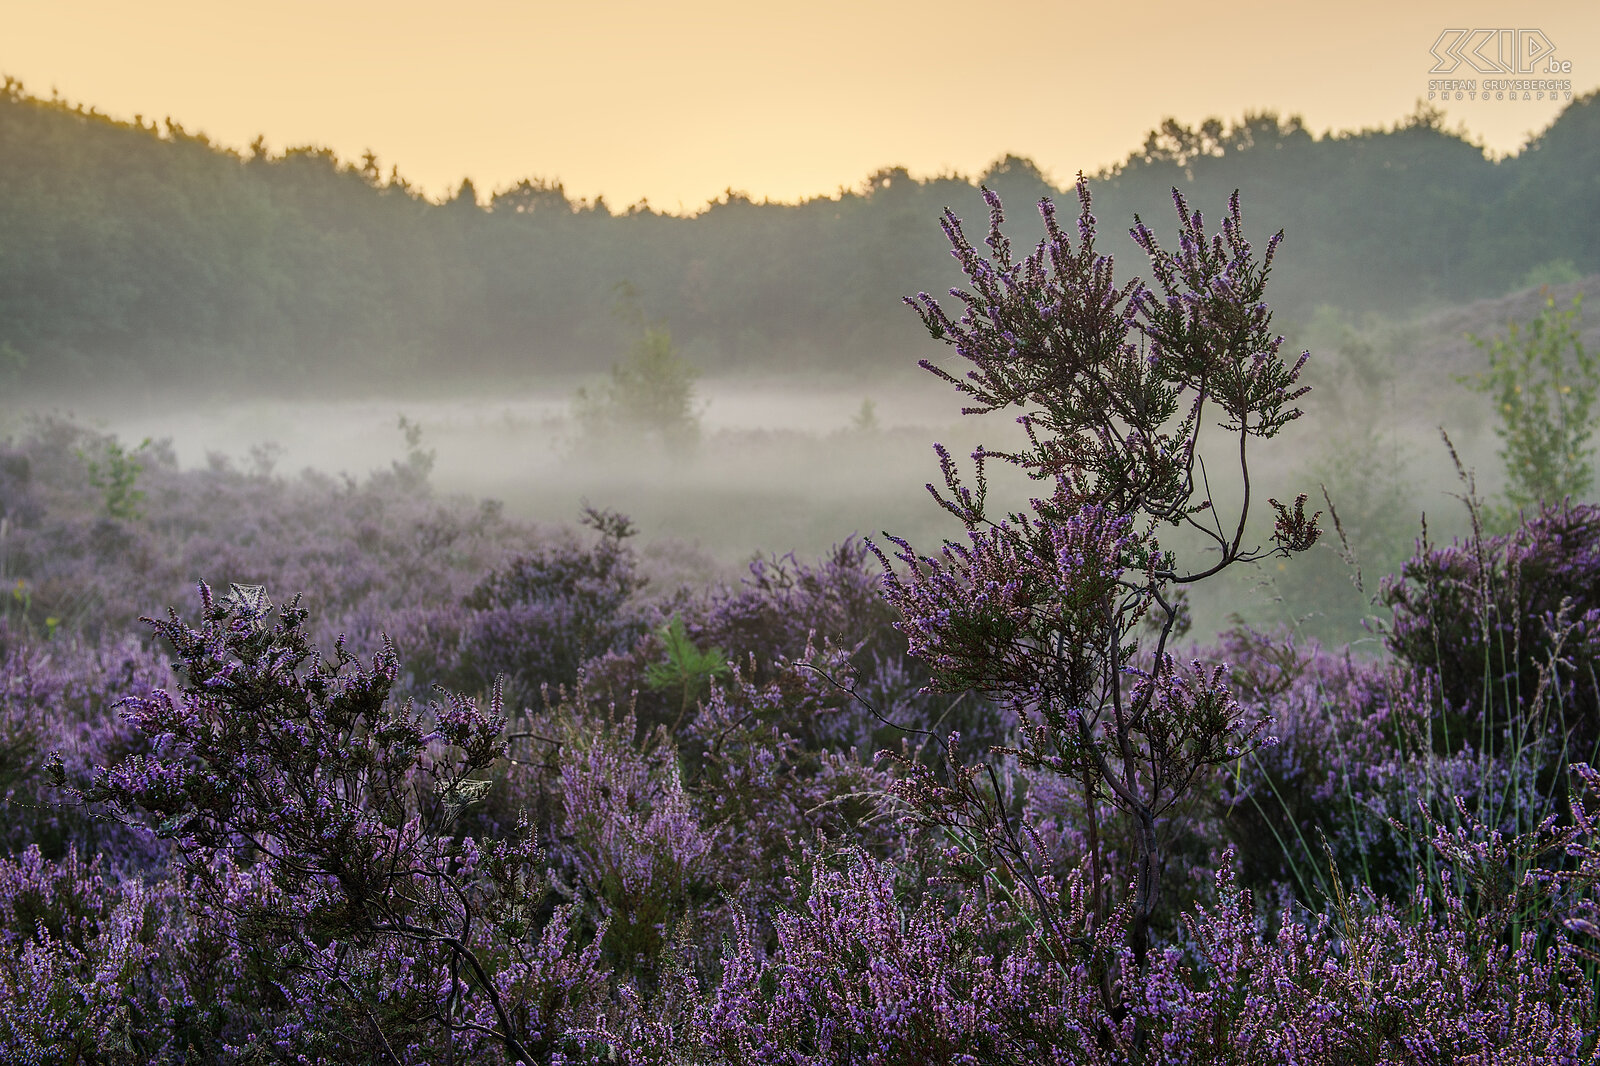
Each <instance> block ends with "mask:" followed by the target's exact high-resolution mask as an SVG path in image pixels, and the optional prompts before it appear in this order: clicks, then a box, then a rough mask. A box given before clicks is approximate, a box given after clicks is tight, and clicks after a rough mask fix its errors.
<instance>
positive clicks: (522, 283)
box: [0, 79, 1600, 393]
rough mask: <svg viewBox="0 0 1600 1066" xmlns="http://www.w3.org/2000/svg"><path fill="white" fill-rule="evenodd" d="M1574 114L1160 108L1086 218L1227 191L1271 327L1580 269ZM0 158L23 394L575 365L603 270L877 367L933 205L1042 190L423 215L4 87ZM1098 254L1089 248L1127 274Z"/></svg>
mask: <svg viewBox="0 0 1600 1066" xmlns="http://www.w3.org/2000/svg"><path fill="white" fill-rule="evenodd" d="M1596 96H1597V94H1594V93H1591V94H1590V95H1588V96H1586V97H1582V98H1580V99H1578V100H1576V101H1574V102H1573V103H1572V104H1571V105H1569V106H1568V107H1567V108H1566V109H1565V110H1564V111H1563V113H1562V114H1561V115H1560V117H1559V118H1558V119H1557V120H1556V122H1555V123H1553V124H1552V125H1551V126H1550V127H1549V128H1548V129H1547V130H1545V131H1544V132H1543V133H1541V134H1539V135H1538V136H1537V137H1536V138H1535V139H1534V140H1533V141H1532V142H1531V143H1530V144H1529V145H1528V146H1527V147H1526V148H1524V149H1523V150H1522V151H1521V152H1520V153H1519V154H1517V155H1516V156H1513V157H1510V158H1507V159H1504V160H1498V161H1496V160H1491V159H1489V158H1487V157H1486V156H1485V154H1484V152H1483V151H1482V150H1481V149H1480V148H1478V147H1475V146H1474V145H1473V144H1472V143H1470V142H1469V141H1468V140H1466V139H1465V138H1464V136H1462V135H1461V134H1459V133H1455V132H1451V131H1449V130H1447V129H1445V128H1443V126H1442V123H1441V119H1440V116H1439V114H1438V113H1437V112H1433V111H1430V110H1428V109H1426V108H1423V107H1419V108H1418V110H1417V112H1416V113H1415V114H1413V115H1412V116H1410V117H1409V118H1407V119H1404V120H1402V121H1400V122H1399V123H1397V124H1396V125H1395V127H1393V128H1391V129H1387V130H1367V131H1361V132H1355V133H1333V134H1325V135H1322V136H1314V135H1313V134H1312V133H1311V132H1310V131H1308V130H1307V129H1306V128H1305V127H1304V125H1303V124H1302V122H1301V121H1300V120H1299V119H1298V118H1289V119H1287V120H1284V119H1281V118H1280V117H1279V116H1277V115H1275V114H1272V113H1262V114H1254V115H1247V116H1246V117H1245V118H1244V119H1242V120H1240V121H1238V122H1235V123H1233V124H1231V125H1225V124H1224V123H1223V122H1222V121H1220V120H1208V121H1207V122H1205V123H1203V124H1202V125H1201V126H1200V127H1199V128H1198V129H1191V128H1188V127H1185V126H1182V125H1181V124H1178V123H1176V122H1173V121H1170V120H1169V121H1168V122H1166V123H1164V124H1163V125H1162V127H1161V128H1160V129H1158V130H1156V131H1153V132H1151V133H1150V134H1149V136H1148V137H1147V138H1146V140H1145V143H1144V145H1143V147H1142V148H1140V149H1139V150H1138V151H1135V152H1134V153H1132V154H1131V155H1130V156H1129V158H1128V159H1127V160H1126V161H1124V162H1123V163H1122V164H1120V165H1118V166H1116V167H1113V168H1110V169H1109V170H1108V171H1106V172H1103V173H1100V174H1097V175H1091V187H1092V190H1093V192H1094V194H1095V196H1096V213H1097V214H1098V215H1099V216H1100V217H1101V218H1105V219H1127V218H1129V217H1131V216H1132V215H1133V214H1134V213H1135V212H1137V213H1139V214H1141V215H1142V216H1144V217H1145V218H1146V219H1148V220H1150V221H1151V223H1152V224H1153V225H1154V224H1156V222H1157V221H1158V220H1159V221H1160V222H1161V223H1162V224H1163V225H1165V224H1166V220H1167V219H1169V218H1170V217H1171V216H1172V212H1171V209H1170V205H1169V203H1168V198H1169V195H1170V189H1171V188H1172V187H1173V186H1174V185H1176V186H1178V187H1180V188H1181V189H1183V190H1184V192H1185V194H1186V195H1187V196H1188V197H1189V199H1190V202H1191V203H1194V204H1196V205H1197V206H1199V207H1200V208H1201V209H1202V210H1204V211H1205V213H1206V214H1207V216H1208V217H1214V216H1215V215H1216V213H1217V212H1218V211H1219V210H1220V209H1222V207H1223V206H1224V204H1225V202H1226V198H1227V196H1228V194H1229V193H1230V192H1231V191H1232V190H1233V189H1234V188H1240V189H1242V190H1243V194H1244V199H1245V203H1246V204H1247V205H1248V207H1249V211H1250V216H1249V219H1247V225H1248V224H1249V222H1251V221H1254V222H1256V223H1257V224H1260V222H1261V221H1262V220H1271V221H1272V222H1273V224H1274V225H1277V224H1282V225H1284V226H1285V228H1286V229H1287V230H1288V231H1289V234H1288V241H1287V243H1286V244H1285V246H1284V250H1283V255H1282V257H1281V258H1280V260H1279V267H1280V269H1279V272H1278V275H1277V279H1276V283H1275V286H1274V288H1275V292H1276V297H1277V298H1276V301H1275V302H1276V305H1277V306H1278V307H1279V308H1280V313H1281V314H1282V315H1283V316H1284V317H1286V318H1287V319H1288V320H1290V321H1294V320H1297V319H1303V318H1304V316H1307V315H1309V314H1310V312H1311V311H1312V310H1313V309H1314V308H1315V307H1316V306H1318V305H1319V304H1332V305H1336V306H1340V307H1344V308H1349V309H1360V310H1376V311H1382V312H1388V313H1395V312H1404V311H1408V310H1412V309H1416V308H1418V307H1421V306H1426V305H1429V304H1436V303H1445V302H1453V301H1459V300H1467V299H1473V298H1477V297H1481V296H1486V295H1496V294H1499V293H1503V292H1505V291H1507V290H1509V289H1511V288H1514V287H1516V286H1517V285H1519V284H1520V283H1521V282H1523V281H1524V280H1525V279H1527V278H1528V277H1529V276H1530V271H1537V270H1539V269H1541V268H1543V269H1546V270H1547V271H1548V270H1554V271H1556V272H1558V273H1559V272H1562V271H1565V272H1567V273H1574V272H1575V273H1574V276H1576V274H1577V273H1589V272H1593V271H1597V270H1600V107H1597V106H1596ZM1485 106H1495V105H1485ZM1497 106H1513V105H1511V104H1501V105H1497ZM0 146H3V149H0V382H6V383H9V385H10V386H12V387H16V386H22V387H23V388H25V389H28V390H30V391H31V390H38V391H41V392H44V391H54V390H58V389H61V390H68V389H74V390H75V389H78V388H81V387H83V386H85V385H91V384H102V383H110V382H134V381H137V382H142V383H145V384H146V385H151V384H153V383H159V387H163V388H168V387H174V386H175V385H177V383H180V382H181V383H182V387H184V388H185V390H186V391H189V390H198V391H202V392H208V393H215V392H226V391H230V390H232V389H233V388H235V387H238V386H243V385H248V386H249V387H251V388H255V389H269V390H271V391H275V392H298V391H302V390H304V389H306V388H308V387H313V386H332V387H337V388H341V389H345V388H353V387H369V388H370V387H375V386H376V387H382V386H385V385H389V384H391V383H398V382H401V381H404V382H406V383H408V384H413V385H414V384H417V383H444V382H449V381H452V380H465V379H467V378H469V377H470V378H473V379H475V380H480V381H481V380H483V379H484V378H497V379H502V380H505V379H514V380H524V381H526V380H530V379H536V378H537V377H538V376H540V375H544V374H568V373H572V372H577V371H593V370H597V369H603V368H604V366H605V365H606V364H607V363H609V362H610V360H611V359H612V358H614V357H615V356H616V354H617V353H618V352H619V351H620V350H622V346H623V345H624V344H625V339H624V334H625V333H626V331H627V327H626V325H625V324H624V323H623V322H621V321H619V320H618V318H617V317H616V316H615V315H613V314H611V313H610V312H611V310H612V308H613V306H614V303H615V299H616V295H615V293H616V287H617V285H618V283H619V282H622V281H627V282H629V283H630V284H631V285H632V287H633V289H634V290H635V291H636V292H637V293H638V299H639V301H640V304H641V305H642V309H643V311H644V312H645V314H646V315H648V316H649V317H650V319H651V320H658V321H661V322H664V323H665V324H666V325H667V326H668V327H669V328H670V329H671V331H672V336H673V339H674V340H675V341H676V342H677V343H678V344H679V345H681V346H682V347H683V349H684V351H685V352H686V353H687V354H688V355H689V356H690V357H691V358H692V359H693V360H694V362H695V363H696V364H697V365H699V366H700V367H702V368H703V369H706V370H709V371H713V372H714V371H718V370H724V369H728V368H732V367H734V366H738V367H740V368H742V369H755V370H760V369H777V368H786V369H793V368H795V367H797V366H804V367H810V368H815V369H816V370H818V371H819V372H828V371H835V370H846V369H848V370H859V369H862V368H868V369H872V368H876V367H882V368H884V369H887V368H889V367H891V366H894V365H897V364H898V363H899V361H900V359H901V358H903V356H904V355H906V354H908V353H909V352H911V351H913V350H915V349H916V348H917V347H920V346H921V344H922V341H921V340H920V339H919V337H920V333H921V331H920V328H919V327H918V326H917V323H916V321H915V317H914V316H913V315H911V314H910V313H909V312H907V311H906V310H905V308H903V307H902V306H900V298H901V297H902V296H904V295H907V294H910V293H915V292H917V291H919V290H923V289H927V290H930V291H939V290H941V289H943V288H945V287H948V286H949V285H951V284H954V283H955V282H956V281H957V280H958V279H959V274H958V272H957V270H956V265H955V263H954V262H953V261H952V260H950V259H949V257H948V255H947V254H946V246H945V244H944V238H943V237H942V235H941V234H940V233H939V230H938V227H937V226H936V225H934V220H935V218H936V217H937V216H938V214H939V212H940V211H941V210H942V209H943V208H945V207H946V206H949V207H951V208H953V209H954V210H955V211H956V212H957V213H958V214H959V215H961V216H962V217H963V218H965V219H967V220H969V226H968V228H969V230H970V231H971V235H972V236H973V237H974V238H975V239H976V238H977V237H978V236H980V235H981V224H982V220H983V215H984V210H983V205H982V202H981V200H980V199H979V196H978V193H977V188H976V187H977V185H978V184H980V183H983V184H987V185H988V186H989V187H991V188H994V189H995V190H996V191H998V192H999V193H1000V194H1001V196H1002V197H1003V198H1004V200H1005V202H1006V204H1007V205H1008V213H1009V215H1010V216H1011V218H1012V220H1013V223H1014V224H1013V226H1012V227H1011V228H1012V231H1013V232H1015V233H1017V234H1018V236H1019V238H1020V237H1027V238H1030V239H1031V236H1032V233H1033V231H1032V230H1031V229H1030V226H1036V224H1037V219H1036V218H1035V217H1034V214H1035V213H1034V211H1033V208H1032V206H1031V204H1032V203H1033V202H1034V201H1036V200H1037V199H1038V198H1039V197H1041V196H1046V195H1048V196H1059V195H1061V191H1062V190H1061V189H1059V188H1056V187H1054V186H1052V185H1051V184H1050V183H1049V182H1047V181H1046V180H1045V178H1044V177H1043V175H1041V174H1040V172H1039V171H1038V169H1037V168H1036V167H1035V166H1034V165H1033V164H1032V163H1030V162H1029V161H1028V160H1025V159H1020V158H1017V157H1014V156H1008V157H1006V158H1005V159H1003V160H1001V161H999V162H997V163H996V164H994V165H993V166H992V167H991V168H990V169H989V170H988V172H986V173H985V174H983V175H981V176H980V177H978V178H975V179H968V178H965V177H960V176H944V177H937V178H930V179H918V178H914V177H912V176H910V175H909V174H908V173H907V172H906V171H905V170H904V169H900V168H893V169H886V170H883V171H880V172H879V173H877V174H874V175H872V176H871V177H870V178H868V179H867V180H866V181H865V182H864V183H863V184H862V185H861V186H860V187H859V188H858V189H856V190H854V191H848V192H843V193H841V194H840V195H839V196H837V197H835V198H826V197H819V198H817V199H813V200H810V201H807V202H804V203H801V204H797V205H785V204H768V203H755V202H752V201H751V200H750V199H748V198H747V197H744V196H742V195H740V194H738V193H734V192H731V191H730V192H729V193H728V194H727V195H725V196H724V197H723V198H722V199H721V200H719V201H718V202H716V203H713V204H710V205H708V206H707V207H706V208H705V209H704V210H702V211H701V212H700V213H698V214H696V215H694V216H692V217H681V216H674V215H667V214H661V213H657V212H655V211H653V210H651V209H649V208H648V207H647V206H645V205H643V204H641V205H636V206H635V207H633V208H629V209H627V210H625V211H620V212H618V211H613V210H612V209H611V208H609V207H608V206H607V205H606V204H605V202H604V201H603V200H596V201H593V202H589V201H574V200H573V199H571V198H569V197H568V196H567V195H566V194H565V191H564V189H563V187H562V186H561V185H560V184H559V183H558V182H555V181H551V180H529V181H524V182H522V183H520V184H519V185H517V186H516V187H514V188H511V189H507V190H504V191H501V192H498V193H496V194H494V195H493V196H492V197H489V198H488V199H487V203H480V202H479V196H478V194H477V193H476V191H475V190H474V189H473V188H472V186H471V184H470V183H463V185H462V189H461V192H460V194H459V195H458V196H457V197H456V198H455V199H453V200H451V201H449V202H446V203H443V204H435V203H432V202H430V201H428V200H427V199H426V198H424V197H423V196H422V195H421V194H420V193H419V192H418V191H417V190H415V189H413V188H411V187H410V186H409V185H408V184H407V183H406V182H405V180H404V179H403V178H402V177H400V175H399V174H398V173H397V172H395V171H394V170H393V169H390V170H389V172H388V173H385V172H384V170H383V169H382V168H381V167H380V165H379V162H378V160H377V159H376V158H375V157H373V156H371V155H368V156H367V157H366V158H365V159H363V160H362V161H360V162H357V163H351V162H346V161H342V160H340V159H338V158H337V157H336V156H335V155H334V154H333V153H332V152H330V151H326V150H319V149H315V148H293V149H289V150H288V151H286V152H284V153H282V154H280V155H274V154H271V153H270V152H268V151H267V150H266V149H265V147H264V145H263V144H262V142H261V141H259V140H258V141H257V143H256V144H255V145H254V146H252V149H251V150H250V151H249V152H246V153H238V152H233V151H230V150H226V149H224V148H220V147H218V146H216V145H214V144H212V143H211V142H210V141H209V140H208V139H207V138H206V137H205V136H204V135H202V134H195V133H190V132H188V131H186V130H184V129H183V128H182V127H181V126H179V125H178V124H176V123H173V122H171V121H167V122H165V123H163V124H160V125H157V124H155V123H148V124H147V123H144V122H143V121H142V120H136V121H135V122H131V123H130V122H123V121H117V120H114V119H112V118H109V117H107V116H105V115H102V114H99V113H98V112H97V111H95V110H93V109H86V108H85V107H83V106H82V105H77V106H72V105H69V104H68V103H66V102H64V101H61V100H55V99H51V100H46V99H41V98H38V97H34V96H30V95H28V94H27V93H26V91H25V90H24V88H23V86H22V85H21V84H20V83H19V82H16V81H15V80H10V79H8V80H7V81H6V83H5V88H4V91H3V92H0ZM1112 232H1113V230H1112V229H1111V228H1110V227H1108V236H1110V234H1111V233H1112ZM1163 236H1165V235H1164V234H1163ZM1251 236H1252V239H1259V240H1261V241H1264V240H1265V238H1266V236H1267V233H1266V232H1265V231H1264V230H1263V231H1261V232H1259V233H1257V232H1252V233H1251ZM1122 240H1125V238H1122V239H1121V240H1118V241H1115V242H1112V241H1108V242H1107V244H1108V250H1112V251H1114V252H1116V253H1118V254H1119V255H1123V256H1124V257H1126V256H1127V255H1129V254H1131V253H1132V252H1133V248H1132V245H1131V242H1130V243H1127V244H1126V245H1124V244H1123V243H1122ZM1133 261H1134V260H1132V259H1129V262H1130V263H1131V262H1133ZM941 262H942V263H944V264H946V266H945V267H944V268H943V269H944V271H945V273H944V274H941V273H940V272H939V270H940V268H939V267H938V266H936V264H939V263H941Z"/></svg>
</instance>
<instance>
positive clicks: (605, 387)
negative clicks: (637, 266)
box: [573, 282, 700, 451]
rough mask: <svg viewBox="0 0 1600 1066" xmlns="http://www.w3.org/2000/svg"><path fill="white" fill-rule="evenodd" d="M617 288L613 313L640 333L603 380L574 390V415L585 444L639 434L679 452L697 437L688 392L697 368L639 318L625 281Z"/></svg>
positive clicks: (659, 327) (656, 326) (661, 330)
mask: <svg viewBox="0 0 1600 1066" xmlns="http://www.w3.org/2000/svg"><path fill="white" fill-rule="evenodd" d="M618 292H619V295H618V299H617V306H616V309H615V310H616V314H617V316H618V317H619V318H622V319H623V320H624V321H626V322H628V323H629V324H630V325H632V326H635V327H636V328H638V329H639V331H640V336H639V338H638V340H636V341H635V342H634V345H633V350H632V351H631V352H630V353H629V355H628V357H627V358H626V359H624V360H622V361H621V362H619V363H615V364H613V365H612V367H611V375H610V377H609V378H608V379H607V380H606V381H603V382H601V383H600V384H599V385H598V386H596V387H595V388H594V389H592V390H591V389H589V388H583V387H580V388H579V389H578V393H577V396H576V398H575V399H574V402H573V413H574V416H575V417H576V418H577V421H578V424H579V425H580V426H581V427H582V429H583V433H584V437H585V438H586V439H587V440H589V441H590V442H594V441H608V440H617V439H619V438H621V439H624V440H625V439H627V438H630V437H638V436H640V435H644V436H647V437H655V438H658V439H659V440H660V441H661V443H663V444H665V445H666V446H667V447H668V448H669V449H672V450H675V451H679V450H683V449H685V448H687V447H689V446H691V445H693V444H694V442H695V441H697V440H698V439H699V437H700V415H699V412H698V411H697V410H696V409H695V394H694V383H695V380H696V379H697V378H699V376H700V371H699V370H697V369H696V368H695V367H694V366H693V365H692V364H691V363H690V362H689V361H688V360H687V359H684V358H683V356H682V355H680V354H679V353H678V350H677V348H676V347H675V346H674V345H673V343H672V334H671V333H670V332H669V331H668V330H667V327H666V325H665V324H663V323H661V322H648V321H646V320H645V318H644V314H643V312H642V311H640V309H639V306H638V301H637V295H636V293H635V292H634V289H633V287H632V286H631V285H628V284H627V283H626V282H624V283H622V284H621V285H619V286H618Z"/></svg>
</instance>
